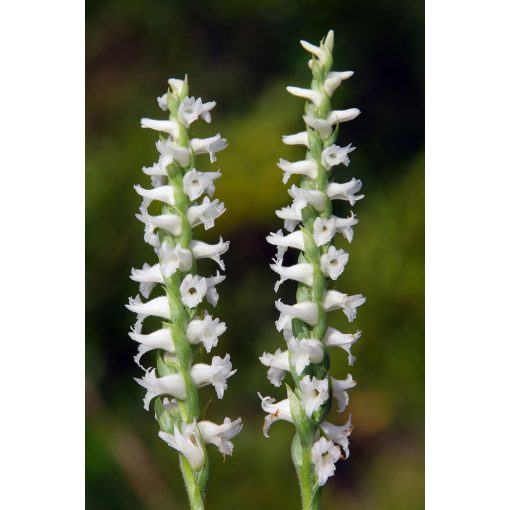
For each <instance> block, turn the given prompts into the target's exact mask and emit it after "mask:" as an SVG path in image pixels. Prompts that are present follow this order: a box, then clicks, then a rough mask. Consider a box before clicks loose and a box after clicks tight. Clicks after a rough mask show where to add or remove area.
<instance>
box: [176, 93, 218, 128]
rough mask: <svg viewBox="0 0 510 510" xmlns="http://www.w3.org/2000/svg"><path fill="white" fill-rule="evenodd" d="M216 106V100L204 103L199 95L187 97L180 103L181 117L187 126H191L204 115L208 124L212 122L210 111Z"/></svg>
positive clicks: (203, 117)
mask: <svg viewBox="0 0 510 510" xmlns="http://www.w3.org/2000/svg"><path fill="white" fill-rule="evenodd" d="M215 106H216V102H215V101H210V102H208V103H202V99H201V98H200V97H199V98H198V99H195V98H194V97H185V98H184V99H183V101H182V103H181V104H180V105H179V117H180V118H181V120H182V122H183V124H184V126H185V127H189V126H190V125H191V124H192V123H193V122H195V121H196V120H197V119H198V118H199V117H202V119H204V120H205V121H206V122H207V123H208V124H209V123H210V122H211V113H210V111H211V110H212V109H213V108H214V107H215Z"/></svg>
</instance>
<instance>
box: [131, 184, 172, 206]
mask: <svg viewBox="0 0 510 510" xmlns="http://www.w3.org/2000/svg"><path fill="white" fill-rule="evenodd" d="M134 188H135V191H136V192H137V193H138V194H139V195H140V196H142V197H144V198H146V199H148V203H147V205H149V204H150V203H151V202H152V201H153V200H159V201H160V202H163V203H164V204H168V205H175V198H174V188H173V186H170V185H166V186H159V187H157V188H154V189H145V188H142V187H141V186H140V185H138V184H135V186H134Z"/></svg>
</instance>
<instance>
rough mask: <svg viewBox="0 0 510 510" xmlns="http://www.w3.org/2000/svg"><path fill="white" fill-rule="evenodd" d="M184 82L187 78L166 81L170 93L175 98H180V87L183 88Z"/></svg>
mask: <svg viewBox="0 0 510 510" xmlns="http://www.w3.org/2000/svg"><path fill="white" fill-rule="evenodd" d="M186 81H187V78H185V79H184V80H179V79H178V78H170V79H169V80H168V85H170V88H171V89H172V92H173V93H174V94H175V95H176V96H180V95H181V92H182V87H183V86H184V84H185V83H186Z"/></svg>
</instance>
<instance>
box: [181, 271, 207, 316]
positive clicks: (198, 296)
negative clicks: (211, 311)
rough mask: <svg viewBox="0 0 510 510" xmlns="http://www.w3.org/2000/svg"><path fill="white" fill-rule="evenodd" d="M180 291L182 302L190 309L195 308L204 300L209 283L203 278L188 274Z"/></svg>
mask: <svg viewBox="0 0 510 510" xmlns="http://www.w3.org/2000/svg"><path fill="white" fill-rule="evenodd" d="M179 290H180V292H181V299H182V302H183V303H184V304H185V305H186V306H187V307H188V308H195V307H197V306H198V305H199V304H200V303H201V302H202V299H204V296H205V294H206V292H207V281H206V279H205V278H203V277H201V276H198V275H191V274H188V275H186V277H185V278H184V280H182V283H181V286H180V287H179Z"/></svg>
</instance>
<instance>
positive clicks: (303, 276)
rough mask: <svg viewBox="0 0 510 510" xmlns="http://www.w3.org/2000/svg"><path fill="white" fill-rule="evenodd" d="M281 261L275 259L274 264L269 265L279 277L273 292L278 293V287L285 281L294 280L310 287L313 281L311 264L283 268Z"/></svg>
mask: <svg viewBox="0 0 510 510" xmlns="http://www.w3.org/2000/svg"><path fill="white" fill-rule="evenodd" d="M282 264H283V260H282V259H278V258H277V259H276V260H275V263H274V264H269V267H270V268H271V269H272V270H273V271H274V272H275V273H278V274H279V275H280V279H279V280H278V281H277V282H276V284H275V286H274V290H275V292H277V291H278V288H279V287H280V285H281V284H282V283H283V282H285V281H286V280H295V281H296V282H302V283H304V284H306V285H311V284H312V280H313V278H312V277H313V266H312V265H311V264H307V263H303V264H295V265H293V266H287V267H285V266H283V265H282Z"/></svg>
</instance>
